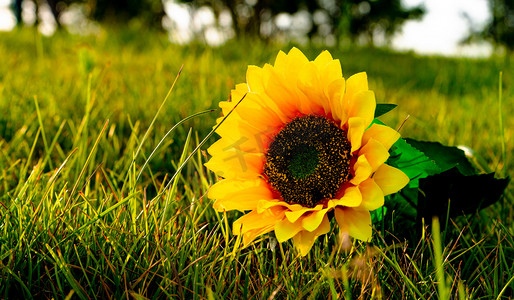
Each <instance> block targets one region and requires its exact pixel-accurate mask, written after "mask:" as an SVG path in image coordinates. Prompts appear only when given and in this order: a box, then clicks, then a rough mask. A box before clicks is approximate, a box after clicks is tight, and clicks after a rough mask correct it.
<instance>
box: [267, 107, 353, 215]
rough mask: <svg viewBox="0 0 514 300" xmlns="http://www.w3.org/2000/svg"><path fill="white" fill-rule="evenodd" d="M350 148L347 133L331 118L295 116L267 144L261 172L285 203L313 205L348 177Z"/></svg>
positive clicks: (335, 191) (332, 194)
mask: <svg viewBox="0 0 514 300" xmlns="http://www.w3.org/2000/svg"><path fill="white" fill-rule="evenodd" d="M350 149H351V147H350V142H349V141H348V139H347V138H346V132H345V131H344V130H342V129H341V128H339V127H338V126H337V125H336V124H335V123H334V122H333V121H331V120H329V119H327V118H325V117H323V116H315V115H306V116H301V117H296V118H294V119H293V120H291V121H290V122H289V123H287V124H286V125H285V126H284V128H282V130H280V131H279V132H278V133H277V134H276V135H275V137H274V138H273V141H272V142H271V143H270V145H269V148H268V151H267V152H266V163H265V165H264V175H265V177H266V179H267V180H268V182H269V184H270V185H271V187H272V188H273V189H274V190H275V191H277V192H278V193H279V194H280V196H281V197H282V198H283V200H284V201H286V202H287V203H289V204H301V205H303V206H307V207H314V206H316V204H318V203H319V202H321V201H322V200H323V199H329V198H333V197H334V196H335V194H336V193H337V191H338V190H339V188H340V187H341V185H342V184H343V183H344V182H346V181H348V180H349V179H350V176H351V175H350Z"/></svg>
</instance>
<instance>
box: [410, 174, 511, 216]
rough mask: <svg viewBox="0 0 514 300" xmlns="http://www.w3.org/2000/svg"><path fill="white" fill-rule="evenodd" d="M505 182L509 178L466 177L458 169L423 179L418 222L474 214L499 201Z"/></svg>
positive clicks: (487, 175) (488, 175)
mask: <svg viewBox="0 0 514 300" xmlns="http://www.w3.org/2000/svg"><path fill="white" fill-rule="evenodd" d="M508 183H509V179H508V178H503V179H496V178H494V173H490V174H480V175H476V174H475V175H469V176H466V175H463V174H462V173H461V171H460V169H459V168H458V167H455V168H452V169H450V170H447V171H445V172H443V173H441V174H436V175H433V176H429V177H427V178H423V179H422V180H420V186H419V189H420V193H419V197H418V203H419V205H418V220H420V219H421V218H422V217H423V218H425V220H426V219H428V220H430V219H431V218H432V216H438V217H439V219H440V220H446V217H450V218H451V217H454V216H457V215H461V214H470V213H474V212H475V211H477V210H481V209H483V208H485V207H487V206H489V205H491V204H493V203H495V202H496V201H498V200H499V199H500V198H501V195H502V194H503V192H504V191H505V188H506V187H507V184H508ZM441 223H443V222H441Z"/></svg>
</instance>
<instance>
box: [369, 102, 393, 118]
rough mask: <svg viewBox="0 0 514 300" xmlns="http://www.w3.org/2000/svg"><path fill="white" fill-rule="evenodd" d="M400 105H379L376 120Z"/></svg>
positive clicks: (376, 110)
mask: <svg viewBox="0 0 514 300" xmlns="http://www.w3.org/2000/svg"><path fill="white" fill-rule="evenodd" d="M397 106H398V105H396V104H391V103H377V107H376V109H375V118H378V117H380V116H382V115H384V114H386V113H388V112H390V111H391V110H393V109H395V108H396V107H397Z"/></svg>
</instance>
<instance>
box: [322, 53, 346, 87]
mask: <svg viewBox="0 0 514 300" xmlns="http://www.w3.org/2000/svg"><path fill="white" fill-rule="evenodd" d="M320 71H321V74H320V79H321V82H323V83H325V84H326V85H328V84H329V83H331V82H332V81H335V80H339V79H341V78H343V70H342V69H341V62H340V61H339V59H334V60H332V61H330V62H328V63H327V64H326V65H325V66H324V67H323V68H322V69H320Z"/></svg>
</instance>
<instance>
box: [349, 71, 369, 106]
mask: <svg viewBox="0 0 514 300" xmlns="http://www.w3.org/2000/svg"><path fill="white" fill-rule="evenodd" d="M367 90H368V76H367V75H366V73H365V72H361V73H357V74H354V75H352V76H350V77H349V78H348V79H347V80H346V90H345V92H344V106H343V108H345V109H347V108H348V104H349V103H350V100H351V99H352V98H353V96H354V95H355V94H357V93H358V92H361V91H367Z"/></svg>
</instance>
